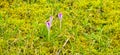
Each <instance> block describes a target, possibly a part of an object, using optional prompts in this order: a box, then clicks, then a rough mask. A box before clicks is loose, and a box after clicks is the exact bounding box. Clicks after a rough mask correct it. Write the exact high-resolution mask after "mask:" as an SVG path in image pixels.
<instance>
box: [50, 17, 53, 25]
mask: <svg viewBox="0 0 120 55" xmlns="http://www.w3.org/2000/svg"><path fill="white" fill-rule="evenodd" d="M52 21H53V17H52V16H50V24H51V25H50V27H51V26H52Z"/></svg>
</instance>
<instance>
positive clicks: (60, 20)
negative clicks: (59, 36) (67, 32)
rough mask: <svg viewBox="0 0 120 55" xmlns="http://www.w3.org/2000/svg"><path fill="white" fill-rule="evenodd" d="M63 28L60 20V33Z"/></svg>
mask: <svg viewBox="0 0 120 55" xmlns="http://www.w3.org/2000/svg"><path fill="white" fill-rule="evenodd" d="M61 27H62V20H60V32H61Z"/></svg>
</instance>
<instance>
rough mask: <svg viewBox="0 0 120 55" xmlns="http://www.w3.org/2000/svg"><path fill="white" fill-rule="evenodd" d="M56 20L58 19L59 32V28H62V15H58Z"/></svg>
mask: <svg viewBox="0 0 120 55" xmlns="http://www.w3.org/2000/svg"><path fill="white" fill-rule="evenodd" d="M58 18H59V19H60V31H61V27H62V13H59V14H58Z"/></svg>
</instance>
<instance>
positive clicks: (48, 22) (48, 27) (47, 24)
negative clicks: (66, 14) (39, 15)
mask: <svg viewBox="0 0 120 55" xmlns="http://www.w3.org/2000/svg"><path fill="white" fill-rule="evenodd" d="M46 26H47V29H48V31H49V30H50V26H51V23H50V21H47V22H46Z"/></svg>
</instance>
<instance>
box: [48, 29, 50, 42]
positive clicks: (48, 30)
mask: <svg viewBox="0 0 120 55" xmlns="http://www.w3.org/2000/svg"><path fill="white" fill-rule="evenodd" d="M48 41H50V30H48Z"/></svg>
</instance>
